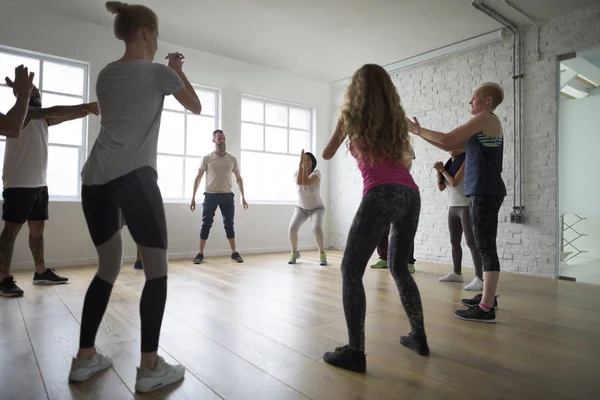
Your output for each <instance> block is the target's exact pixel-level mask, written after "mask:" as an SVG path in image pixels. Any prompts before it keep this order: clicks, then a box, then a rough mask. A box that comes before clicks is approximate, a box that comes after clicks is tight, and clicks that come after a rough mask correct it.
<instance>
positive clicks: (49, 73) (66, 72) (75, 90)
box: [42, 61, 85, 96]
mask: <svg viewBox="0 0 600 400" xmlns="http://www.w3.org/2000/svg"><path fill="white" fill-rule="evenodd" d="M84 73H85V69H84V68H83V67H80V66H74V65H66V64H59V63H54V62H50V61H44V77H43V78H44V79H43V84H44V86H43V87H42V90H50V91H52V92H59V93H68V94H74V95H78V96H83V91H84V82H85V81H84Z"/></svg>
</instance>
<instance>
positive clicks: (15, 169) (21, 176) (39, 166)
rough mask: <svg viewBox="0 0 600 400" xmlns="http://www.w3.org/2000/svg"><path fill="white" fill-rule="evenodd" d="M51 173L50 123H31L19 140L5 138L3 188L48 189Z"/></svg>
mask: <svg viewBox="0 0 600 400" xmlns="http://www.w3.org/2000/svg"><path fill="white" fill-rule="evenodd" d="M47 171H48V123H47V122H46V120H45V119H34V120H31V121H29V123H28V124H27V126H26V127H25V128H24V129H23V130H22V131H21V134H20V135H19V137H18V138H6V148H5V150H4V169H3V171H2V181H3V184H4V188H36V187H42V186H46V173H47Z"/></svg>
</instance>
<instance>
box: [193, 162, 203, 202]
mask: <svg viewBox="0 0 600 400" xmlns="http://www.w3.org/2000/svg"><path fill="white" fill-rule="evenodd" d="M203 176H204V170H203V169H202V168H199V169H198V174H197V175H196V179H194V191H193V192H192V201H196V193H197V192H198V188H199V187H200V182H202V177H203Z"/></svg>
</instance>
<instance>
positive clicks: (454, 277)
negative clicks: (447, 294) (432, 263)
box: [440, 271, 465, 282]
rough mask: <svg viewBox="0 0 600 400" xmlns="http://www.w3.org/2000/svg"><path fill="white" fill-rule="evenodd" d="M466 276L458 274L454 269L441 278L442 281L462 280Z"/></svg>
mask: <svg viewBox="0 0 600 400" xmlns="http://www.w3.org/2000/svg"><path fill="white" fill-rule="evenodd" d="M464 279H465V278H464V276H462V275H459V274H457V273H456V272H454V271H452V272H449V273H448V274H447V275H444V276H442V277H441V278H440V282H462V281H464Z"/></svg>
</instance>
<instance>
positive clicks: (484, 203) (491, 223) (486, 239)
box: [469, 195, 504, 272]
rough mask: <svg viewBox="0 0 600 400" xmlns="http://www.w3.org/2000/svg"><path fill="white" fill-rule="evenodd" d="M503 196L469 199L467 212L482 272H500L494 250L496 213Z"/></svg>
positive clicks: (496, 226)
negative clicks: (479, 255) (481, 264)
mask: <svg viewBox="0 0 600 400" xmlns="http://www.w3.org/2000/svg"><path fill="white" fill-rule="evenodd" d="M503 201H504V196H479V195H472V196H470V197H469V212H470V214H471V223H472V224H473V234H474V236H475V243H476V244H477V249H478V250H479V254H481V261H482V263H483V271H484V272H500V260H499V259H498V250H497V248H496V237H497V236H498V213H499V212H500V207H501V206H502V202H503Z"/></svg>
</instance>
